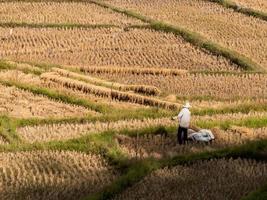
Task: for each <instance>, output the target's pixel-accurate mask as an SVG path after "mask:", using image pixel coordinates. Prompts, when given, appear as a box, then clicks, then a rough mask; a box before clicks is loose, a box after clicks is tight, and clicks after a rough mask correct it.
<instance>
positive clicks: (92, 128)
mask: <svg viewBox="0 0 267 200" xmlns="http://www.w3.org/2000/svg"><path fill="white" fill-rule="evenodd" d="M266 116H267V113H266V112H251V113H249V114H243V113H236V114H218V115H213V116H209V115H206V116H195V117H194V119H193V120H192V124H194V123H196V122H197V121H206V122H210V123H212V122H214V123H216V122H218V121H226V120H228V121H235V120H246V119H250V118H264V117H266ZM176 124H177V121H175V120H172V119H171V118H157V119H149V118H148V119H143V120H120V121H116V122H92V123H90V122H89V123H82V124H73V123H71V124H66V123H63V124H52V125H39V126H25V127H21V128H18V130H17V132H18V134H19V135H20V136H21V138H23V139H24V140H26V141H27V142H30V143H33V142H45V141H53V140H66V139H73V138H78V137H81V136H83V135H86V134H90V133H91V134H92V133H97V132H98V133H102V132H105V131H108V130H116V131H120V130H124V129H128V130H129V129H131V130H138V129H142V128H146V127H153V126H164V127H168V126H176Z"/></svg>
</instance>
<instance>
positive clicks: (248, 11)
mask: <svg viewBox="0 0 267 200" xmlns="http://www.w3.org/2000/svg"><path fill="white" fill-rule="evenodd" d="M207 1H211V2H215V3H218V4H220V5H222V6H223V7H225V8H230V9H233V10H234V11H236V12H239V13H242V14H245V15H248V16H252V17H256V18H259V19H262V20H265V21H267V13H265V12H262V11H258V10H254V9H252V8H245V7H243V6H241V5H238V4H237V3H235V2H233V1H229V0H207Z"/></svg>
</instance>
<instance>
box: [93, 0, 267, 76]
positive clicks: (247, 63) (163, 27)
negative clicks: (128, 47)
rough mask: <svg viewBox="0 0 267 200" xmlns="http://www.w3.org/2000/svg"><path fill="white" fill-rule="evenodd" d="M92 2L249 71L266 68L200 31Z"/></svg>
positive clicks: (259, 70) (102, 3)
mask: <svg viewBox="0 0 267 200" xmlns="http://www.w3.org/2000/svg"><path fill="white" fill-rule="evenodd" d="M90 2H91V3H94V4H96V5H99V6H101V7H104V8H109V9H111V10H113V11H115V12H118V13H122V14H125V15H126V16H129V17H133V18H136V19H139V20H141V21H143V22H145V23H149V24H150V25H151V28H152V29H154V30H156V31H163V32H166V33H173V34H175V35H178V36H181V37H183V38H184V40H185V41H187V42H190V43H191V44H193V45H195V46H197V47H199V48H203V49H206V50H208V51H209V52H211V53H212V54H213V55H216V56H223V57H225V58H227V59H229V60H230V61H231V62H232V63H235V64H237V65H238V66H240V68H242V69H243V70H247V71H258V72H264V71H265V69H264V68H263V67H261V66H260V65H258V64H257V63H255V62H254V61H252V60H251V59H250V58H248V57H246V56H244V55H241V54H239V53H238V52H236V51H233V50H230V49H228V48H225V47H222V46H220V45H219V44H216V43H214V42H212V41H209V40H208V39H206V38H204V37H203V36H201V35H200V34H198V33H195V32H192V31H189V30H187V29H184V28H181V27H177V26H174V25H170V24H167V23H165V22H161V21H158V20H153V19H150V18H148V17H145V16H143V15H141V14H138V13H136V12H134V11H130V10H126V9H122V8H117V7H115V6H112V5H110V4H107V3H105V2H100V1H96V0H90Z"/></svg>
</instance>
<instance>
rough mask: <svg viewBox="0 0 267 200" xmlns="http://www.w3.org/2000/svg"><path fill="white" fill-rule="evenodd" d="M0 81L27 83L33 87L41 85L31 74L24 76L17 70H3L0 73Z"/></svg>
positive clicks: (38, 79) (37, 78)
mask: <svg viewBox="0 0 267 200" xmlns="http://www.w3.org/2000/svg"><path fill="white" fill-rule="evenodd" d="M0 79H2V80H8V81H15V82H20V83H27V84H33V85H41V84H42V82H41V79H40V78H39V77H38V76H36V75H33V74H25V73H23V72H22V71H19V70H3V71H0Z"/></svg>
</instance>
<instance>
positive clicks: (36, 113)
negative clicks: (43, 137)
mask: <svg viewBox="0 0 267 200" xmlns="http://www.w3.org/2000/svg"><path fill="white" fill-rule="evenodd" d="M0 94H1V95H0V105H1V106H0V114H1V115H9V116H11V117H15V118H62V117H73V116H86V115H97V113H96V112H94V111H90V110H88V109H84V108H82V107H79V106H73V105H67V104H64V103H61V102H56V101H52V100H49V99H48V98H46V97H45V96H38V95H34V94H32V93H30V92H27V91H23V90H19V89H17V88H15V87H5V86H3V85H0Z"/></svg>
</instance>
